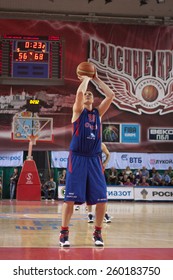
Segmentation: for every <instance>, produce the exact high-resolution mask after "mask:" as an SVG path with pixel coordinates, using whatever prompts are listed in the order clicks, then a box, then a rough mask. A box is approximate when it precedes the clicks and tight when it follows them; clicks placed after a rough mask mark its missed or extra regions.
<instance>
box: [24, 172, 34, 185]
mask: <svg viewBox="0 0 173 280" xmlns="http://www.w3.org/2000/svg"><path fill="white" fill-rule="evenodd" d="M25 178H26V184H27V185H32V184H33V174H32V173H30V172H28V173H27V174H26V176H25Z"/></svg>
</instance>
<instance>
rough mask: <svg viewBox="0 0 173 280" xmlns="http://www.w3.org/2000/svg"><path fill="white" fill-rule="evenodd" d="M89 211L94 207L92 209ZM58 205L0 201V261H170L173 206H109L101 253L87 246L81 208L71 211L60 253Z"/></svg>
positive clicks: (87, 229) (89, 237) (89, 239)
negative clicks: (67, 243) (65, 243)
mask: <svg viewBox="0 0 173 280" xmlns="http://www.w3.org/2000/svg"><path fill="white" fill-rule="evenodd" d="M93 208H94V207H93ZM61 210H62V201H55V202H51V201H48V202H46V201H44V200H42V201H38V202H37V201H16V200H14V201H12V202H11V201H9V200H1V201H0V259H1V260H8V259H9V260H10V259H14V260H16V259H23V260H26V259H38V260H42V259H55V260H56V259H63V260H66V259H69V260H71V259H74V260H78V259H81V260H82V259H83V260H87V259H89V260H91V259H93V260H94V259H96V260H98V259H102V260H104V259H105V260H107V259H115V260H116V259H119V260H123V259H126V260H129V259H139V260H140V259H148V260H150V259H151V260H152V259H158V260H159V259H161V260H172V259H173V203H170V202H169V203H165V202H158V203H157V202H154V203H152V202H125V201H124V202H117V201H112V202H108V212H109V215H110V216H111V217H112V222H111V223H110V224H106V223H104V224H103V231H102V234H103V240H104V243H105V246H104V248H96V247H95V246H94V244H93V241H92V232H93V227H94V225H93V224H88V222H87V212H86V209H85V205H82V206H80V209H79V210H78V211H75V210H74V214H73V217H72V219H71V224H70V243H71V247H70V248H68V249H67V248H60V247H59V243H58V236H59V231H60V226H61Z"/></svg>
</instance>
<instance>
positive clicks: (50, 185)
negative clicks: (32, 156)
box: [43, 177, 56, 201]
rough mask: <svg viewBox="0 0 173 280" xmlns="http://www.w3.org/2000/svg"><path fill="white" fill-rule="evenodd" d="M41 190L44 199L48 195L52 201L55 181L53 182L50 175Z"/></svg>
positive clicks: (46, 198)
mask: <svg viewBox="0 0 173 280" xmlns="http://www.w3.org/2000/svg"><path fill="white" fill-rule="evenodd" d="M43 192H44V195H45V200H48V198H49V196H50V198H51V199H52V201H54V199H55V193H56V183H55V182H54V180H53V177H51V178H50V180H49V181H47V182H46V183H45V184H44V185H43Z"/></svg>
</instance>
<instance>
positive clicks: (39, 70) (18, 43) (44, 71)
mask: <svg viewBox="0 0 173 280" xmlns="http://www.w3.org/2000/svg"><path fill="white" fill-rule="evenodd" d="M63 82H64V41H63V40H62V39H61V38H60V37H58V36H15V35H5V36H3V37H1V38H0V84H10V85H15V84H19V85H23V84H25V85H27V84H28V85H59V84H63Z"/></svg>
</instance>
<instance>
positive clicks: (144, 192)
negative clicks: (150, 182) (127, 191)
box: [141, 189, 148, 199]
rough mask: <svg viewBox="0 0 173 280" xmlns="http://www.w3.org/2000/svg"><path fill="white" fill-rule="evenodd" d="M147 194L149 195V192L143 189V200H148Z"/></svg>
mask: <svg viewBox="0 0 173 280" xmlns="http://www.w3.org/2000/svg"><path fill="white" fill-rule="evenodd" d="M147 194H148V192H147V190H146V189H143V190H142V191H141V195H142V198H143V199H146V198H147Z"/></svg>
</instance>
